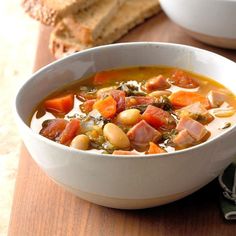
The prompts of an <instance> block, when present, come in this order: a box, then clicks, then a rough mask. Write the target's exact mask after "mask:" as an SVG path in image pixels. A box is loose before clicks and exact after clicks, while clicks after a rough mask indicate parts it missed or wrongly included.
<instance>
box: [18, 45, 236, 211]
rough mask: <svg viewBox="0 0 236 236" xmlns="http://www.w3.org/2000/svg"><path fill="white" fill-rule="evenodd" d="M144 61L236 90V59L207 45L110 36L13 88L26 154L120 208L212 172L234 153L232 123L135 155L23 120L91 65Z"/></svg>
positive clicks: (70, 184) (65, 181) (184, 187)
mask: <svg viewBox="0 0 236 236" xmlns="http://www.w3.org/2000/svg"><path fill="white" fill-rule="evenodd" d="M145 65H168V66H174V67H181V68H183V69H187V70H191V71H193V72H196V73H200V74H203V75H206V76H210V77H212V78H214V79H215V80H217V81H219V82H221V83H223V84H224V85H225V86H227V87H229V88H230V89H231V90H232V91H234V92H235V93H236V84H235V83H234V81H233V80H232V75H235V74H236V64H235V63H234V62H232V61H230V60H228V59H226V58H224V57H222V56H219V55H217V54H214V53H211V52H208V51H205V50H201V49H198V48H194V47H189V46H184V45H177V44H168V43H125V44H114V45H108V46H101V47H97V48H93V49H89V50H86V51H82V52H79V53H76V54H74V55H71V56H69V57H67V58H64V59H62V60H59V61H56V62H54V63H52V64H50V65H48V66H46V67H44V68H43V69H41V70H40V71H38V72H36V73H35V74H33V75H32V77H31V78H30V79H29V80H28V81H27V82H26V83H25V84H24V85H23V87H22V88H21V89H20V90H19V93H18V95H17V97H16V105H15V106H16V114H17V122H18V125H19V128H20V131H21V134H22V137H23V140H24V142H25V145H26V147H27V148H28V150H29V152H30V154H31V155H32V157H33V159H34V160H35V161H36V163H37V164H38V165H39V166H40V167H41V168H42V169H43V170H44V172H45V173H46V174H47V175H48V176H49V177H50V178H52V179H53V180H54V181H55V182H57V183H58V184H59V185H61V186H63V187H64V188H66V189H67V190H69V191H71V192H73V193H75V194H76V195H77V196H79V197H81V198H83V199H86V200H88V201H91V202H93V203H96V204H99V205H103V206H108V207H114V208H123V209H138V208H147V207H153V206H157V205H162V204H165V203H168V202H172V201H175V200H177V199H180V198H183V197H184V196H187V195H189V194H190V193H193V192H194V191H196V190H198V189H200V188H201V187H202V186H204V185H206V184H207V183H209V182H210V181H211V180H213V179H214V178H215V177H216V176H218V175H219V174H220V173H221V172H222V171H223V169H224V168H225V167H226V166H227V165H228V164H229V163H230V162H231V161H232V158H233V155H234V154H235V153H236V145H235V139H236V127H235V125H234V126H233V127H231V128H229V129H228V131H227V132H225V133H224V134H222V135H221V136H218V137H217V138H213V139H212V140H210V141H207V142H205V143H203V144H200V145H198V146H196V147H192V148H189V149H186V150H183V151H177V152H175V153H171V154H162V155H149V156H138V157H137V156H112V155H101V154H95V153H88V152H85V151H77V150H73V149H70V148H68V147H66V146H63V145H60V144H57V143H55V142H52V141H50V140H48V139H46V138H44V137H42V136H40V135H39V134H37V133H35V132H33V131H32V130H31V129H30V128H29V126H28V123H29V118H30V116H31V114H32V111H33V109H34V108H35V106H36V105H37V104H38V103H39V102H40V101H41V100H42V99H43V98H44V97H45V96H47V95H48V94H50V93H51V92H52V91H53V90H55V89H56V88H60V87H61V86H63V85H64V84H66V83H69V82H72V81H74V80H79V79H80V78H81V77H84V76H87V75H90V74H91V73H95V72H96V71H100V70H106V69H111V68H118V67H130V66H145ZM29 178H30V176H29Z"/></svg>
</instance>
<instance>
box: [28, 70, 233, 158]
mask: <svg viewBox="0 0 236 236" xmlns="http://www.w3.org/2000/svg"><path fill="white" fill-rule="evenodd" d="M235 110H236V99H235V96H234V95H233V94H232V93H231V92H230V91H229V90H228V89H227V88H225V87H224V86H223V85H221V84H219V83H218V82H216V81H214V80H211V79H209V78H206V77H204V76H200V75H197V74H194V73H191V72H188V71H185V70H182V69H178V68H168V67H133V68H124V69H115V70H109V71H102V72H98V73H96V74H95V75H92V76H90V77H89V78H85V79H82V80H79V81H77V82H76V83H73V84H70V85H68V86H66V87H63V88H61V89H60V90H58V91H56V92H53V93H52V94H50V95H49V96H48V97H47V98H45V99H44V100H43V101H42V102H41V103H40V104H39V105H38V106H37V108H36V110H35V112H34V115H33V117H32V119H31V128H32V129H33V130H35V131H37V132H39V134H40V135H42V136H44V137H46V138H48V139H50V140H52V141H55V142H58V143H60V144H63V145H67V146H70V147H71V148H76V149H78V150H87V151H90V152H99V153H104V154H114V155H140V154H161V153H168V152H173V151H176V150H180V149H185V148H188V147H191V146H195V145H197V144H200V143H203V142H205V141H206V140H208V139H211V138H212V137H214V136H217V135H219V134H221V133H222V132H225V130H226V129H227V128H229V127H231V125H232V124H235V122H236V115H235Z"/></svg>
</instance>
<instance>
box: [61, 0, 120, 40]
mask: <svg viewBox="0 0 236 236" xmlns="http://www.w3.org/2000/svg"><path fill="white" fill-rule="evenodd" d="M123 2H124V0H102V1H97V2H96V3H94V4H93V5H92V6H90V7H89V8H87V9H85V10H84V11H80V12H79V14H74V15H69V16H67V17H65V18H63V20H62V21H63V22H64V24H65V25H67V27H68V28H69V30H70V32H71V33H72V34H73V36H74V38H76V39H77V40H79V41H80V42H81V43H83V44H91V43H93V42H94V41H95V40H96V39H97V38H98V36H99V35H100V34H101V31H102V29H103V28H104V26H105V25H106V24H107V23H108V21H109V20H110V19H111V18H112V17H113V15H114V14H115V13H116V11H117V9H118V8H119V7H120V6H121V4H122V3H123Z"/></svg>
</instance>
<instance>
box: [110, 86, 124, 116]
mask: <svg viewBox="0 0 236 236" xmlns="http://www.w3.org/2000/svg"><path fill="white" fill-rule="evenodd" d="M110 95H111V96H112V97H113V98H114V99H115V101H116V103H117V105H116V109H117V112H121V111H123V110H125V92H124V91H121V90H112V91H111V92H110Z"/></svg>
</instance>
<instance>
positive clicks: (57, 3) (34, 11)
mask: <svg viewBox="0 0 236 236" xmlns="http://www.w3.org/2000/svg"><path fill="white" fill-rule="evenodd" d="M96 1H99V0H22V2H21V5H22V7H23V8H24V10H25V12H26V13H27V14H29V15H30V16H31V17H32V18H34V19H35V20H38V21H40V22H41V23H43V24H45V25H51V26H55V25H56V24H57V22H59V21H60V20H61V19H62V18H63V17H65V16H67V15H70V14H74V13H76V12H77V11H80V10H84V9H85V8H87V7H89V6H90V5H91V4H93V3H94V2H96Z"/></svg>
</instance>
